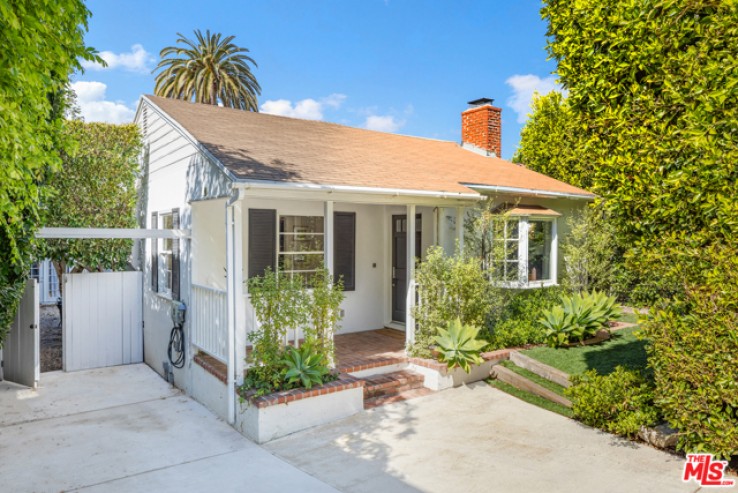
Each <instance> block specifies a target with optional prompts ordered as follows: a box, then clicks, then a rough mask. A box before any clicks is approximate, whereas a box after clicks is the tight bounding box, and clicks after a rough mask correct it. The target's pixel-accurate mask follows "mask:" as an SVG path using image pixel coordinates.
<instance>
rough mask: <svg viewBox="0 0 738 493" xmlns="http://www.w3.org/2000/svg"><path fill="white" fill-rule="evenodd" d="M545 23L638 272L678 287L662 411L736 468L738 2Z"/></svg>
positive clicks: (662, 377)
mask: <svg viewBox="0 0 738 493" xmlns="http://www.w3.org/2000/svg"><path fill="white" fill-rule="evenodd" d="M542 14H543V16H544V18H545V19H546V20H547V21H548V24H549V32H548V34H549V39H550V42H549V45H548V49H549V52H550V54H551V56H552V57H553V58H554V59H555V60H556V61H557V64H558V68H557V72H558V75H559V77H560V81H561V83H562V84H563V86H564V87H565V88H566V89H567V90H568V91H569V96H568V105H569V108H570V110H571V111H572V113H573V114H574V115H575V118H576V121H577V124H578V127H577V128H578V131H579V132H581V133H582V137H583V142H584V145H582V147H581V151H582V153H583V157H584V158H586V159H587V160H588V161H590V162H592V163H594V165H595V168H596V169H595V170H594V178H593V191H595V192H596V193H598V194H599V195H600V196H601V197H603V199H605V205H606V207H607V208H608V210H609V214H610V217H611V218H612V220H613V221H614V224H615V226H616V227H617V230H618V234H619V235H620V237H621V238H622V241H623V242H624V243H626V244H629V245H631V247H630V249H629V252H628V256H629V259H630V262H631V264H632V265H633V266H634V267H635V268H636V269H639V270H640V271H641V272H642V273H644V275H648V276H652V277H663V278H667V279H669V280H670V281H671V282H670V286H674V287H676V288H677V289H676V290H675V291H676V292H675V293H674V294H673V295H672V296H671V297H670V298H666V299H663V300H662V302H661V303H660V306H659V307H658V310H657V311H656V315H655V316H654V317H653V319H652V320H651V321H650V322H649V323H648V324H647V325H646V332H647V334H648V335H649V336H650V338H651V339H652V341H653V345H652V348H651V352H650V355H651V359H650V361H651V365H652V366H653V367H654V373H655V378H656V384H657V388H656V395H655V397H656V403H657V404H658V405H660V406H661V407H662V410H663V412H664V414H665V415H666V416H667V418H668V419H669V421H670V422H671V423H672V424H673V425H675V426H676V427H677V428H679V429H680V430H681V431H683V432H684V433H685V435H684V439H683V440H682V442H681V446H682V447H683V448H685V449H688V450H709V451H712V452H716V453H719V454H721V455H723V456H731V455H738V436H736V434H735V429H736V428H738V419H736V415H735V413H736V401H735V396H736V389H735V386H734V384H733V383H731V380H730V379H732V381H733V382H734V381H735V379H736V369H735V368H736V366H738V365H737V364H736V363H737V362H738V338H737V337H736V336H735V329H734V325H732V324H733V323H734V317H735V313H736V310H737V309H738V308H737V307H736V304H735V300H736V297H737V296H736V291H737V290H738V284H737V283H736V282H735V280H734V279H730V278H729V276H728V273H729V272H731V270H735V264H734V262H733V261H732V260H731V259H733V258H735V257H736V256H738V242H737V241H736V238H737V235H738V203H737V201H736V197H737V196H738V166H736V163H738V22H737V20H738V2H735V1H719V0H641V1H637V2H624V1H621V0H577V1H573V2H572V1H571V0H546V1H544V8H543V10H542ZM705 269H707V270H705ZM690 375H691V376H690Z"/></svg>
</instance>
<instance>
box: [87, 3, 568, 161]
mask: <svg viewBox="0 0 738 493" xmlns="http://www.w3.org/2000/svg"><path fill="white" fill-rule="evenodd" d="M87 5H88V7H89V9H90V10H91V11H92V18H91V19H90V26H89V27H90V29H89V32H88V34H87V37H86V41H87V44H88V45H90V46H93V47H95V48H96V49H97V50H99V51H101V52H104V53H103V56H104V58H106V59H107V60H108V62H109V67H108V68H105V69H100V68H99V67H94V66H92V67H88V68H87V70H86V72H85V73H84V74H78V75H77V76H75V86H74V87H75V90H76V91H77V93H78V102H79V104H80V106H81V108H82V113H83V116H85V118H86V120H88V121H93V120H104V121H114V122H122V121H130V120H131V118H132V115H133V110H134V109H135V105H136V101H137V100H138V97H139V96H140V95H141V94H144V93H151V92H152V91H153V87H154V76H153V75H152V74H151V69H153V67H154V66H155V65H156V63H157V62H158V53H159V50H161V48H163V47H164V46H168V45H173V44H174V43H175V41H176V39H177V34H176V33H177V32H181V33H182V34H184V35H185V36H188V37H192V32H193V30H194V29H202V30H203V31H204V30H205V29H210V30H211V31H216V32H221V33H223V34H226V35H228V34H233V35H235V36H236V39H235V42H236V44H239V45H240V46H244V47H247V48H249V49H250V50H251V55H252V57H253V58H254V59H255V60H256V62H257V63H258V65H259V66H258V68H257V69H255V71H254V73H255V74H256V76H257V79H258V80H259V83H260V84H261V87H262V95H261V97H260V98H259V103H260V105H261V107H262V110H264V111H267V112H273V113H278V114H283V115H287V116H297V117H302V118H314V119H322V120H326V121H332V122H336V123H342V124H346V125H351V126H357V127H366V128H372V129H376V130H383V131H391V132H397V133H402V134H408V135H418V136H423V137H430V138H438V139H444V140H452V141H458V140H459V138H460V128H459V127H460V112H461V111H462V110H464V109H465V108H466V102H467V101H469V100H472V99H476V98H480V97H490V98H494V99H495V104H496V105H500V106H501V107H502V108H503V112H502V118H503V142H502V154H503V157H505V158H510V157H511V156H512V154H513V152H514V151H515V148H516V147H517V144H518V140H519V135H520V129H521V127H522V124H523V122H524V120H525V114H526V113H527V108H528V106H529V102H530V97H531V94H532V92H533V91H534V90H538V91H539V92H548V91H549V90H551V89H552V88H553V87H554V80H555V78H554V77H553V76H552V75H551V72H552V71H553V70H554V69H555V64H554V62H552V61H547V60H546V58H547V54H546V50H545V44H546V38H545V32H546V25H545V23H544V22H543V21H542V20H541V18H540V14H539V10H540V6H541V5H540V2H538V1H531V0H516V1H509V0H487V1H482V0H479V1H460V0H457V1H428V0H426V1H415V0H402V1H400V0H385V1H383V0H326V1H286V0H285V1H254V2H250V1H218V0H211V1H210V2H202V1H198V2H194V1H185V0H181V1H177V2H173V1H156V0H148V1H138V0H126V1H115V2H111V1H109V0H90V1H88V3H87Z"/></svg>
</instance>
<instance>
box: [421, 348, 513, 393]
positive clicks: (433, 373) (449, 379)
mask: <svg viewBox="0 0 738 493" xmlns="http://www.w3.org/2000/svg"><path fill="white" fill-rule="evenodd" d="M480 356H481V357H482V359H483V360H484V363H482V364H479V365H472V368H471V371H470V372H469V373H466V372H465V371H464V370H462V369H461V368H458V367H456V368H453V369H449V368H448V366H447V365H446V364H445V363H441V362H439V361H436V360H433V359H427V358H410V359H409V360H408V369H409V370H412V371H415V372H417V373H420V374H421V375H423V376H424V377H425V380H424V382H423V385H424V386H425V387H426V388H429V389H431V390H444V389H450V388H452V387H459V386H461V385H464V384H469V383H473V382H478V381H480V380H486V379H487V378H489V375H490V372H491V371H492V366H494V365H496V364H497V363H499V362H500V361H502V360H506V359H509V358H510V350H509V349H499V350H497V351H490V352H487V353H482V354H481V355H480Z"/></svg>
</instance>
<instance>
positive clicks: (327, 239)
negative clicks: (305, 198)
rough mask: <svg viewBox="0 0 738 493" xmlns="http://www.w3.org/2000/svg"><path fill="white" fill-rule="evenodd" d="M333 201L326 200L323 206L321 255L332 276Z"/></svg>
mask: <svg viewBox="0 0 738 493" xmlns="http://www.w3.org/2000/svg"><path fill="white" fill-rule="evenodd" d="M333 219H334V216H333V201H332V200H327V201H326V202H325V204H324V206H323V253H324V255H325V259H324V261H325V268H326V269H328V272H330V273H331V274H333V256H334V252H333Z"/></svg>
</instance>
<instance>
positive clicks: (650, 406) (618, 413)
mask: <svg viewBox="0 0 738 493" xmlns="http://www.w3.org/2000/svg"><path fill="white" fill-rule="evenodd" d="M571 382H572V386H571V387H569V388H568V389H566V390H565V394H566V396H567V397H568V398H569V399H571V402H572V411H573V412H574V417H575V418H576V419H578V420H580V421H582V422H583V423H585V424H587V425H589V426H594V427H595V428H599V429H601V430H604V431H608V432H610V433H617V434H618V435H623V436H626V437H629V438H633V437H635V436H636V434H637V433H638V430H639V429H640V427H641V426H649V425H653V424H655V423H657V422H658V421H659V412H658V409H657V408H656V407H655V406H654V403H653V385H652V384H651V383H649V382H648V381H647V380H646V379H645V378H644V377H643V376H642V375H641V374H640V373H639V372H636V371H632V370H627V369H625V368H623V367H622V366H618V367H617V368H615V371H614V372H612V373H611V374H609V375H605V376H602V375H598V374H597V371H596V370H590V371H588V372H586V373H584V374H583V375H573V376H572V377H571Z"/></svg>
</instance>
